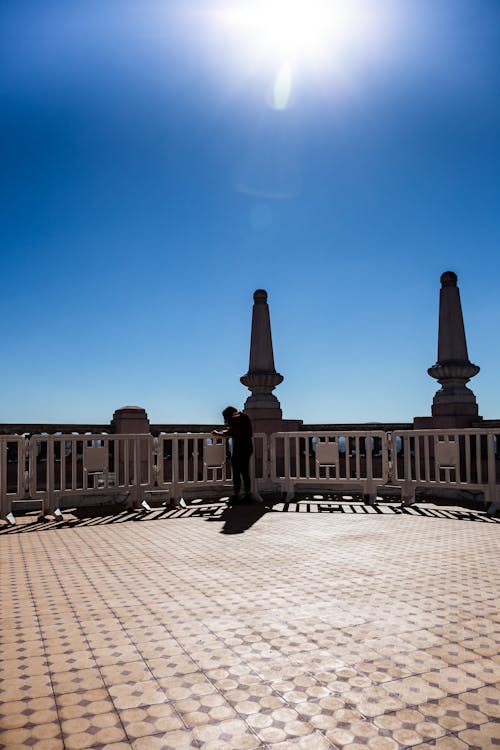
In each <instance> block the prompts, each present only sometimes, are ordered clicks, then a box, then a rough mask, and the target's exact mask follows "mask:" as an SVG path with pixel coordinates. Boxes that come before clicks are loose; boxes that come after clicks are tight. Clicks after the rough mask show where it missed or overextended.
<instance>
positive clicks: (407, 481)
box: [401, 435, 415, 507]
mask: <svg viewBox="0 0 500 750" xmlns="http://www.w3.org/2000/svg"><path fill="white" fill-rule="evenodd" d="M403 446H404V467H405V477H404V485H403V489H404V497H402V498H401V505H402V506H403V507H406V506H408V505H413V503H414V502H415V483H414V482H413V481H412V471H411V446H410V437H409V435H405V436H404V437H403Z"/></svg>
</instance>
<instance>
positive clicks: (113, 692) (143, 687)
mask: <svg viewBox="0 0 500 750" xmlns="http://www.w3.org/2000/svg"><path fill="white" fill-rule="evenodd" d="M109 694H110V696H111V699H112V701H113V703H114V705H115V707H116V708H117V709H125V708H139V707H141V706H149V705H153V704H156V703H163V702H164V701H166V700H167V696H166V695H165V693H164V691H163V690H162V689H161V688H160V686H159V685H158V684H157V683H156V681H155V680H147V681H145V682H137V683H133V684H131V685H111V686H110V688H109Z"/></svg>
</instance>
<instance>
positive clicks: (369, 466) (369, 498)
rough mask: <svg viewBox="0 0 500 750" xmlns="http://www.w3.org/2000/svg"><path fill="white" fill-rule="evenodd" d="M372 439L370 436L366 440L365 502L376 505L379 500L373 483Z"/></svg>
mask: <svg viewBox="0 0 500 750" xmlns="http://www.w3.org/2000/svg"><path fill="white" fill-rule="evenodd" d="M372 450H373V445H372V437H371V435H368V436H367V437H366V438H365V454H366V484H365V487H364V492H363V501H364V502H365V503H368V504H369V505H374V504H375V501H376V499H377V490H376V487H375V482H374V481H373V461H372Z"/></svg>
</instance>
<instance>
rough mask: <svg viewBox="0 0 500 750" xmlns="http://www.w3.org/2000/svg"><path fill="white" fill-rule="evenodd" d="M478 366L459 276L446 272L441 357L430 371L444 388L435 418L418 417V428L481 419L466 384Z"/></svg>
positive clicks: (441, 307)
mask: <svg viewBox="0 0 500 750" xmlns="http://www.w3.org/2000/svg"><path fill="white" fill-rule="evenodd" d="M479 369H480V368H479V367H478V366H477V365H474V364H472V362H470V360H469V355H468V352H467V342H466V338H465V328H464V321H463V316H462V305H461V302H460V291H459V289H458V286H457V275H456V273H454V272H453V271H446V272H445V273H443V274H442V276H441V291H440V296H439V336H438V358H437V362H436V364H435V365H433V366H432V367H429V369H428V370H427V372H428V374H429V375H430V376H431V378H436V380H437V381H438V383H439V384H440V386H441V388H440V389H439V390H438V391H437V392H436V394H435V396H434V399H433V402H432V417H417V418H416V419H415V421H414V424H415V427H417V428H418V427H428V428H431V429H432V428H434V427H437V428H439V427H471V426H472V425H473V424H474V423H477V422H480V421H481V420H482V417H479V416H478V408H477V403H476V397H475V396H474V393H473V392H472V391H471V390H470V388H467V386H466V383H468V382H469V380H470V379H471V378H473V377H474V375H477V373H478V372H479Z"/></svg>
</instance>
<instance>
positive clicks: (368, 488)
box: [271, 430, 389, 502]
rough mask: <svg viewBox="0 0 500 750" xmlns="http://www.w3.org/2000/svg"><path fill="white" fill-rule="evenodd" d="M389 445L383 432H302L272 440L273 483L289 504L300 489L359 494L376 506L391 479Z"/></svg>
mask: <svg viewBox="0 0 500 750" xmlns="http://www.w3.org/2000/svg"><path fill="white" fill-rule="evenodd" d="M388 469H389V455H388V441H387V435H386V433H385V432H382V431H380V430H370V431H349V432H327V431H318V432H314V431H309V432H305V431H300V432H283V433H275V434H274V435H272V436H271V479H272V480H273V482H275V483H278V484H279V485H280V487H281V490H282V491H283V492H286V493H287V495H286V497H287V500H291V499H292V497H293V496H294V493H295V489H296V488H297V487H299V486H300V487H302V488H305V487H307V488H311V489H314V488H315V487H317V488H322V489H327V488H331V489H332V490H340V489H341V488H342V489H346V490H347V489H351V490H360V491H361V492H362V493H363V495H364V496H365V497H366V498H367V499H368V500H369V501H370V502H374V501H375V498H376V490H377V486H378V485H383V484H386V483H387V480H388V476H389V472H388Z"/></svg>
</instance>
